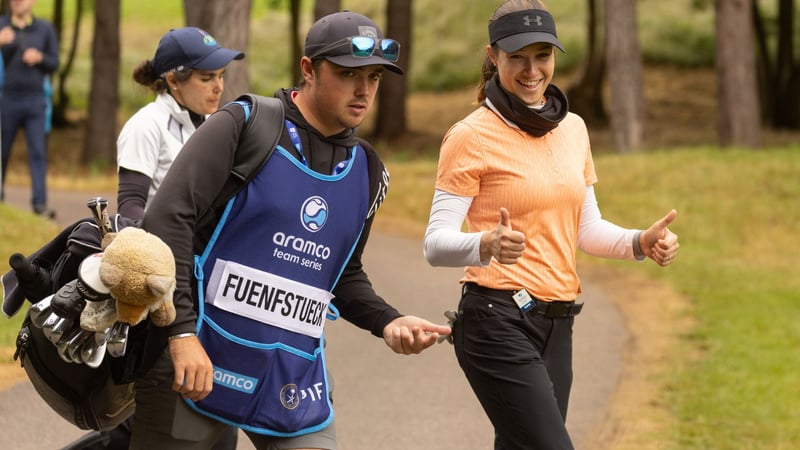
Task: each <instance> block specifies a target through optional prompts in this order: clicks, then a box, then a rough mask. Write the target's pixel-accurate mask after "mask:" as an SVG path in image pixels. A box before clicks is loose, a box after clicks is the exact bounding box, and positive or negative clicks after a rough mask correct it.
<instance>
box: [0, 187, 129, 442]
mask: <svg viewBox="0 0 800 450" xmlns="http://www.w3.org/2000/svg"><path fill="white" fill-rule="evenodd" d="M96 200H98V199H95V201H96ZM90 202H92V201H91V200H90ZM108 222H109V225H110V228H111V230H110V231H118V230H121V229H122V228H125V227H126V226H131V225H134V223H133V221H131V220H129V219H125V218H123V217H121V216H118V215H117V216H115V217H114V218H113V220H109V221H108ZM102 234H103V233H102V231H101V227H100V226H99V225H98V223H97V220H95V219H92V218H87V219H83V220H80V221H78V222H75V223H74V224H72V225H70V226H68V227H66V228H65V229H64V230H63V231H61V232H60V233H59V234H58V235H57V236H56V237H55V238H54V239H53V240H51V241H50V242H48V243H47V244H46V245H45V246H44V247H42V248H41V249H39V250H38V251H36V252H35V253H33V254H32V255H30V256H29V257H27V258H26V257H24V256H22V255H20V254H15V255H12V257H11V261H10V262H11V265H12V267H13V270H11V271H9V272H8V273H6V274H5V275H3V277H2V281H3V293H4V295H3V305H2V306H3V312H4V313H5V315H6V316H8V317H11V316H13V315H15V314H16V313H17V312H18V311H19V310H20V309H21V308H22V306H23V304H24V300H25V299H26V298H27V299H28V301H30V302H31V303H32V304H33V306H32V307H31V308H29V309H28V311H27V312H26V314H25V319H24V320H23V323H22V326H21V328H20V331H19V334H18V336H17V350H16V353H15V354H14V359H15V360H16V359H19V361H20V363H21V365H22V367H23V368H24V370H25V373H26V374H27V375H28V378H29V379H30V380H31V384H32V385H33V387H34V388H35V389H36V392H37V393H38V394H39V396H41V397H42V399H43V400H44V401H45V402H46V403H47V404H48V405H49V406H50V407H51V408H52V409H53V410H54V411H55V412H56V413H58V414H59V415H60V416H61V417H63V418H64V419H65V420H67V421H68V422H70V423H72V424H74V425H75V426H77V427H79V428H81V429H86V430H88V429H93V430H105V429H111V428H113V427H115V426H116V425H118V424H119V423H121V422H122V421H124V420H125V419H126V418H127V417H128V416H130V414H131V413H132V412H133V407H134V402H133V384H132V383H121V384H118V383H116V382H115V380H114V379H115V376H114V374H115V373H116V374H117V378H120V377H119V375H120V374H124V372H125V370H126V369H125V367H126V365H127V360H126V358H119V361H114V360H115V359H117V358H104V359H103V360H102V362H99V364H98V365H97V367H90V366H89V365H87V364H80V363H75V362H68V361H66V360H65V359H64V357H63V356H62V355H60V354H59V353H60V352H59V349H58V348H57V346H56V345H54V343H53V342H52V339H51V338H48V336H47V335H46V334H45V330H44V329H43V327H42V326H41V323H40V324H39V326H37V325H36V324H34V322H33V321H32V317H31V315H32V313H35V312H36V310H35V307H36V306H37V305H40V304H48V302H49V299H51V298H55V297H58V296H59V295H61V296H63V295H65V294H70V293H72V292H73V291H76V289H75V286H76V283H75V281H76V280H77V279H78V278H79V277H78V273H79V268H80V265H81V263H82V262H83V261H84V260H85V259H86V258H87V257H89V256H90V255H93V254H96V253H99V252H101V251H102V249H101V239H102ZM79 329H80V324H79V322H78V321H75V323H73V324H72V325H71V326H69V327H68V328H67V329H65V330H63V332H64V334H65V335H67V334H69V333H73V332H75V331H80V330H79ZM101 356H102V355H101Z"/></svg>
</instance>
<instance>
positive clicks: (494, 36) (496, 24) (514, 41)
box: [489, 9, 564, 53]
mask: <svg viewBox="0 0 800 450" xmlns="http://www.w3.org/2000/svg"><path fill="white" fill-rule="evenodd" d="M539 42H545V43H548V44H552V45H554V46H555V47H557V48H558V49H559V50H561V51H562V52H563V51H564V46H562V45H561V42H559V40H558V37H557V35H556V21H555V20H554V19H553V16H552V15H551V14H550V13H549V12H547V11H545V10H543V9H528V10H525V11H517V12H513V13H509V14H506V15H504V16H500V17H498V18H497V19H496V20H494V21H493V22H491V23H490V24H489V43H490V44H492V45H494V44H497V45H498V46H499V47H500V48H501V49H503V51H505V52H506V53H512V52H516V51H517V50H519V49H521V48H523V47H526V46H528V45H530V44H536V43H539Z"/></svg>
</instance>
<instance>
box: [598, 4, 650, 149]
mask: <svg viewBox="0 0 800 450" xmlns="http://www.w3.org/2000/svg"><path fill="white" fill-rule="evenodd" d="M605 11H606V14H604V17H605V36H606V64H607V65H606V67H607V68H608V81H609V87H610V93H611V99H610V101H609V109H610V117H611V132H612V135H613V137H614V144H615V145H616V147H617V149H618V150H619V151H620V152H629V151H634V150H638V149H641V148H642V147H643V146H644V138H645V122H646V119H647V117H646V112H645V103H644V93H643V92H644V89H643V87H642V55H641V49H640V47H639V32H638V27H637V24H636V2H635V1H633V0H606V2H605ZM609 11H614V13H613V14H609V13H608V12H609Z"/></svg>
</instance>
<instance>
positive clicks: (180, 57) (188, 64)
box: [152, 27, 244, 75]
mask: <svg viewBox="0 0 800 450" xmlns="http://www.w3.org/2000/svg"><path fill="white" fill-rule="evenodd" d="M242 58H244V53H242V52H240V51H236V50H231V49H229V48H225V47H222V46H221V45H219V44H218V43H217V40H216V39H214V37H213V36H211V35H210V34H208V32H206V31H205V30H201V29H200V28H196V27H184V28H174V29H171V30H169V31H168V32H167V33H166V34H165V35H164V36H162V37H161V41H159V43H158V48H157V49H156V55H155V56H154V57H153V61H152V64H153V69H154V70H155V72H156V73H157V74H159V75H164V74H165V73H167V72H169V71H171V70H183V69H199V70H217V69H220V68H222V67H225V66H227V65H228V63H229V62H231V61H232V60H234V59H242Z"/></svg>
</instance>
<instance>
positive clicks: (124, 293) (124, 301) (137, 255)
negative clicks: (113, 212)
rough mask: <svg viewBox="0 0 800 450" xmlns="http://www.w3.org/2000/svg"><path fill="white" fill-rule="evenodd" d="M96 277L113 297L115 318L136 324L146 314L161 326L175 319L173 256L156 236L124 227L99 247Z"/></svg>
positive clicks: (138, 229) (137, 229)
mask: <svg viewBox="0 0 800 450" xmlns="http://www.w3.org/2000/svg"><path fill="white" fill-rule="evenodd" d="M99 273H100V280H101V281H102V283H103V284H104V285H105V286H106V287H108V290H109V291H110V293H111V295H112V296H113V297H114V298H115V299H116V309H117V320H118V321H119V322H123V323H128V324H130V325H136V324H137V323H139V322H141V321H142V320H144V319H145V318H146V317H147V316H148V314H149V316H150V320H151V321H152V322H153V324H155V325H157V326H160V327H164V326H167V325H169V324H170V323H172V321H173V320H175V306H174V305H173V304H172V293H173V292H174V291H175V258H174V257H173V255H172V250H170V248H169V246H167V244H165V243H164V241H162V240H161V239H160V238H159V237H158V236H156V235H154V234H151V233H148V232H146V231H144V230H142V229H140V228H136V227H127V228H123V229H122V230H121V231H119V232H118V233H115V236H113V240H111V242H110V243H108V244H107V246H106V247H105V250H104V251H103V257H102V261H101V263H100V269H99Z"/></svg>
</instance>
